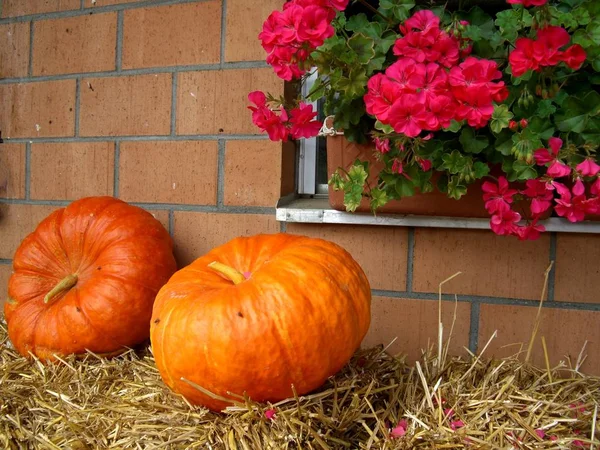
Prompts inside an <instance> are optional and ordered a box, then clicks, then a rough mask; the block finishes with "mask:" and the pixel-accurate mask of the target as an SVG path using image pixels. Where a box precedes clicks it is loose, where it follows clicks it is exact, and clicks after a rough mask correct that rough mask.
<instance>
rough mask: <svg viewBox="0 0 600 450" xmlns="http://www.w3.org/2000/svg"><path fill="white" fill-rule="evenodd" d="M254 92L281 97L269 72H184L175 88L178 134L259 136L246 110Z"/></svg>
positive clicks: (280, 85)
mask: <svg viewBox="0 0 600 450" xmlns="http://www.w3.org/2000/svg"><path fill="white" fill-rule="evenodd" d="M254 90H263V91H269V92H271V94H273V95H275V96H277V95H280V94H281V93H283V82H282V81H281V80H280V79H279V78H277V76H276V75H275V74H274V73H273V71H272V70H271V69H239V70H237V69H236V70H222V71H221V70H219V71H217V70H209V71H203V72H185V73H182V74H180V75H179V79H178V84H177V105H178V111H177V134H218V133H225V134H235V133H240V134H260V130H259V129H258V128H256V126H255V125H254V124H253V123H252V113H251V112H250V110H248V109H247V107H248V105H249V104H250V103H249V102H248V94H249V93H250V92H251V91H254Z"/></svg>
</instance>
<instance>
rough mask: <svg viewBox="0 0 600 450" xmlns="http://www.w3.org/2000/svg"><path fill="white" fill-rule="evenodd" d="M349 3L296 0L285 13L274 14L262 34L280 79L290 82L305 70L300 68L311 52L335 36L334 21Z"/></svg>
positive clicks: (264, 25)
mask: <svg viewBox="0 0 600 450" xmlns="http://www.w3.org/2000/svg"><path fill="white" fill-rule="evenodd" d="M348 1H349V0H292V1H290V2H287V3H285V5H284V6H283V11H273V13H271V15H270V16H269V17H268V18H267V20H266V21H265V23H264V24H263V30H262V32H261V33H260V34H259V35H258V37H259V39H260V40H261V42H262V46H263V48H264V49H265V51H266V52H267V53H268V54H269V55H268V56H267V63H268V64H270V65H271V66H272V67H273V69H274V70H275V73H276V74H277V76H278V77H279V78H282V79H284V80H286V81H290V80H292V79H294V78H300V77H301V76H302V75H303V74H304V73H305V71H304V70H303V69H302V68H301V67H300V64H301V63H302V62H303V61H306V59H308V57H309V55H310V53H311V52H312V51H313V50H314V49H315V48H317V47H319V46H320V45H322V44H323V42H324V41H325V39H327V38H330V37H331V36H333V34H334V33H335V30H334V29H333V26H332V25H331V21H332V20H333V19H334V17H335V14H336V10H337V11H343V10H344V9H345V8H346V6H348Z"/></svg>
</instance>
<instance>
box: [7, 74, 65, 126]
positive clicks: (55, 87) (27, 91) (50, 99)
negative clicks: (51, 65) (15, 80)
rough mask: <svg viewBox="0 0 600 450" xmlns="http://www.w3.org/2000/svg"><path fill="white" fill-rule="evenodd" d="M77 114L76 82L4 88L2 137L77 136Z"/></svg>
mask: <svg viewBox="0 0 600 450" xmlns="http://www.w3.org/2000/svg"><path fill="white" fill-rule="evenodd" d="M24 99H26V101H24ZM74 110H75V80H61V81H44V82H37V83H19V84H3V85H0V123H1V124H2V135H3V136H2V137H7V138H22V137H57V136H73V134H74V129H75V112H74Z"/></svg>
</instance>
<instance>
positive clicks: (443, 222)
mask: <svg viewBox="0 0 600 450" xmlns="http://www.w3.org/2000/svg"><path fill="white" fill-rule="evenodd" d="M275 216H276V219H277V220H278V221H279V222H293V223H334V224H352V225H382V226H399V227H430V228H462V229H476V230H489V228H490V221H489V219H475V218H462V217H436V216H414V215H400V214H378V215H376V216H374V215H373V214H369V213H348V212H343V211H337V210H335V209H331V207H330V206H329V201H328V199H327V198H301V197H297V196H295V195H291V196H286V197H282V198H280V199H279V201H278V202H277V207H276V210H275ZM540 224H542V225H544V226H545V227H546V231H551V232H559V233H598V234H600V222H590V221H583V222H578V223H571V222H569V221H568V220H566V219H562V218H559V217H551V218H549V219H546V220H543V221H540Z"/></svg>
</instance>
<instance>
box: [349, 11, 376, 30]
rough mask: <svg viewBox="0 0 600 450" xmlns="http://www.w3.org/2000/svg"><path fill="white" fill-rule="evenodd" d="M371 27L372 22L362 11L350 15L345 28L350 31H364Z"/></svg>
mask: <svg viewBox="0 0 600 450" xmlns="http://www.w3.org/2000/svg"><path fill="white" fill-rule="evenodd" d="M370 27H371V22H369V19H368V17H367V15H366V14H363V13H360V14H356V15H355V16H352V17H350V18H349V19H348V21H347V22H346V27H345V28H346V30H348V31H362V32H363V33H364V32H365V31H364V30H367V29H368V28H370Z"/></svg>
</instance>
